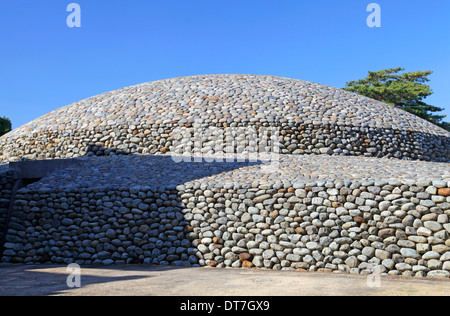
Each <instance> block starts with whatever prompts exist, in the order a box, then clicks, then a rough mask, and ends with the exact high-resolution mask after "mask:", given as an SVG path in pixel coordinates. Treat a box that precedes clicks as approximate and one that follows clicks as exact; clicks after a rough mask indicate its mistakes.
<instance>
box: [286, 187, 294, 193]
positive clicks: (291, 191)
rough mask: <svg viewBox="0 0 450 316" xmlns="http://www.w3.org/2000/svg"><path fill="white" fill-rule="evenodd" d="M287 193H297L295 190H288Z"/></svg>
mask: <svg viewBox="0 0 450 316" xmlns="http://www.w3.org/2000/svg"><path fill="white" fill-rule="evenodd" d="M287 191H288V193H295V189H294V188H288V189H287Z"/></svg>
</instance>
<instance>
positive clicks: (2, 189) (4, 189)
mask: <svg viewBox="0 0 450 316" xmlns="http://www.w3.org/2000/svg"><path fill="white" fill-rule="evenodd" d="M14 182H15V177H14V174H13V172H12V171H8V170H7V168H2V169H1V170H0V243H1V240H3V232H4V230H5V225H6V221H7V217H8V209H9V204H10V201H11V194H12V189H13V186H14ZM0 246H1V245H0Z"/></svg>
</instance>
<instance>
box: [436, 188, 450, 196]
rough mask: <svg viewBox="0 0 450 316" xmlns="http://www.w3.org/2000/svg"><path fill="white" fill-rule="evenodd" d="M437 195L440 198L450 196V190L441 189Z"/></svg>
mask: <svg viewBox="0 0 450 316" xmlns="http://www.w3.org/2000/svg"><path fill="white" fill-rule="evenodd" d="M438 194H439V195H442V196H450V188H441V189H439V190H438Z"/></svg>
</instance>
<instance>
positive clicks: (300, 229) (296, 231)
mask: <svg viewBox="0 0 450 316" xmlns="http://www.w3.org/2000/svg"><path fill="white" fill-rule="evenodd" d="M295 233H296V234H300V235H305V234H306V230H305V229H304V228H303V227H300V226H299V227H297V228H295Z"/></svg>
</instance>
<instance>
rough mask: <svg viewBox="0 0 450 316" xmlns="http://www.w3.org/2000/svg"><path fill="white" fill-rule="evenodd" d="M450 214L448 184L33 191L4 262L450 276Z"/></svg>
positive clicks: (23, 196) (23, 203)
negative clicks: (116, 264)
mask: <svg viewBox="0 0 450 316" xmlns="http://www.w3.org/2000/svg"><path fill="white" fill-rule="evenodd" d="M449 215H450V183H447V182H444V181H439V180H436V181H433V182H431V181H420V182H399V181H391V182H388V181H367V182H355V183H349V182H347V183H345V184H343V183H340V184H338V185H333V184H332V183H328V182H327V183H325V182H321V183H312V184H311V183H309V184H308V185H303V184H299V185H294V186H287V187H284V186H283V185H282V184H275V185H271V186H260V187H257V188H252V187H251V186H241V187H237V186H233V185H231V186H227V187H208V186H207V185H202V184H200V183H198V184H192V185H179V186H176V187H169V188H158V189H152V188H150V187H132V188H128V189H125V188H120V189H112V188H109V189H104V190H102V189H78V190H50V189H41V190H35V191H30V190H28V189H26V188H25V189H22V190H20V191H19V193H18V194H17V200H16V202H15V211H14V215H13V217H12V222H11V226H10V229H9V232H8V235H7V243H6V244H5V247H6V250H5V252H4V254H3V257H2V261H3V262H21V263H46V262H52V263H66V264H67V263H71V262H77V263H80V264H90V263H94V264H96V263H101V264H113V263H144V264H159V265H169V264H170V265H178V266H213V267H218V268H225V267H232V268H238V267H248V268H250V267H256V268H266V269H276V270H284V269H297V270H310V271H333V272H341V273H354V274H359V273H371V272H374V271H378V272H379V273H382V274H391V275H400V274H402V275H414V276H428V277H449V273H450V239H449V233H450V223H449V219H448V217H449Z"/></svg>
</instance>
